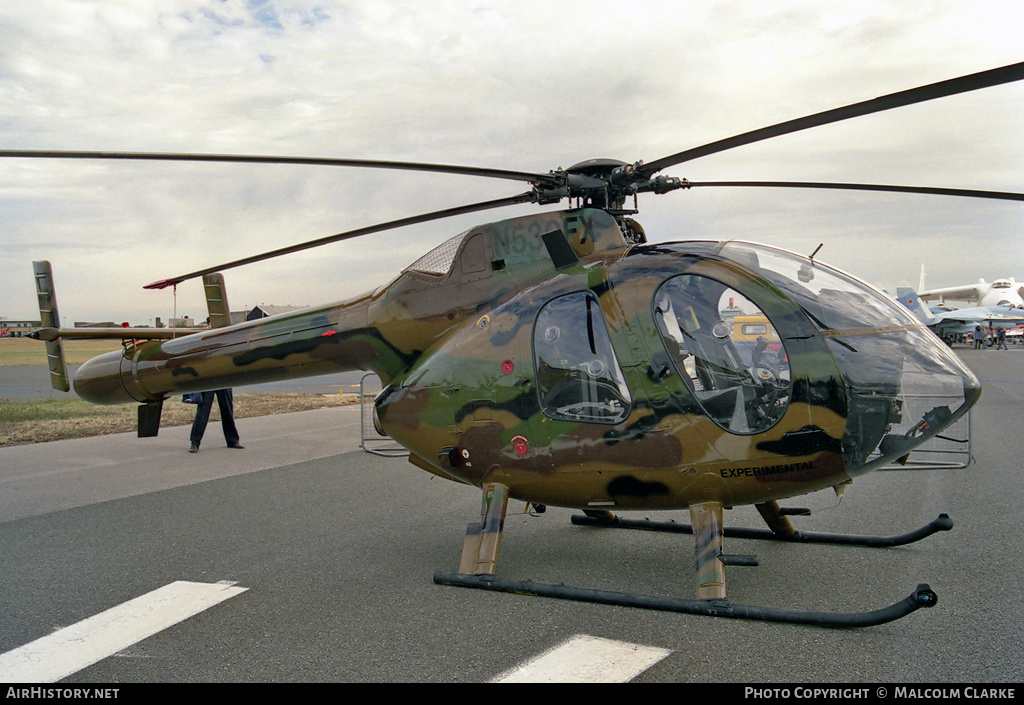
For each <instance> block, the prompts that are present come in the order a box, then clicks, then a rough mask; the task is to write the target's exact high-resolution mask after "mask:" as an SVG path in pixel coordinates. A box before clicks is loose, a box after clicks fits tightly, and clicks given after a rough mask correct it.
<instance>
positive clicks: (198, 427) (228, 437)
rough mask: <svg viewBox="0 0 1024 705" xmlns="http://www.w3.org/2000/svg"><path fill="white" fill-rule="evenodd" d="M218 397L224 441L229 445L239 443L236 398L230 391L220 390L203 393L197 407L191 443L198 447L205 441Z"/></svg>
mask: <svg viewBox="0 0 1024 705" xmlns="http://www.w3.org/2000/svg"><path fill="white" fill-rule="evenodd" d="M214 395H216V397H217V406H219V407H220V425H221V426H222V427H223V428H224V440H225V441H227V443H228V445H232V444H234V443H238V429H236V428H235V409H234V396H233V395H232V394H231V390H230V389H218V390H217V391H215V392H203V400H202V401H201V402H199V404H198V406H196V420H195V421H193V422H192V435H191V441H192V442H193V443H195V444H196V445H199V442H200V441H201V440H203V433H204V432H205V431H206V422H207V421H209V420H210V411H211V410H212V409H213V397H214Z"/></svg>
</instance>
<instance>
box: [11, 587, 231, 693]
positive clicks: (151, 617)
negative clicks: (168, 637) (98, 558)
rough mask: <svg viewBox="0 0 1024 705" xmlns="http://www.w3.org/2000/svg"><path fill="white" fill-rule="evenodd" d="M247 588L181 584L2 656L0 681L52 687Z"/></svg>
mask: <svg viewBox="0 0 1024 705" xmlns="http://www.w3.org/2000/svg"><path fill="white" fill-rule="evenodd" d="M247 589H248V588H242V587H235V586H234V585H233V584H231V583H226V582H225V583H212V584H211V583H191V582H186V581H183V580H179V581H177V582H173V583H171V584H169V585H164V586H163V587H162V588H158V589H156V590H154V591H153V592H150V593H146V594H145V595H142V596H141V597H136V598H135V599H134V600H129V601H128V602H125V603H123V604H120V605H118V606H117V607H112V608H110V609H109V610H106V611H105V612H100V613H99V614H97V615H95V616H93V617H89V618H88V619H84V620H82V621H81V622H78V623H77V624H72V625H71V626H70V627H65V628H63V629H60V630H58V631H56V632H54V633H53V634H50V635H48V636H44V637H42V638H40V639H36V640H35V641H33V642H31V643H29V644H25V645H24V646H20V647H18V648H17V649H13V650H11V651H8V652H7V653H5V654H2V655H0V682H8V683H52V682H54V681H58V680H60V679H61V678H64V677H66V676H69V675H71V674H72V673H75V672H76V671H80V670H82V669H83V668H85V667H86V666H91V665H92V664H94V663H96V662H97V661H99V660H101V659H104V658H106V657H108V656H112V655H113V654H116V653H117V652H118V651H121V650H123V649H125V648H127V647H129V646H131V645H132V644H134V643H136V642H139V641H142V640H143V639H145V638H146V637H149V636H152V635H154V634H156V633H157V632H159V631H161V630H163V629H167V628H168V627H170V626H172V625H174V624H177V623H178V622H181V621H183V620H185V619H188V618H189V617H191V616H193V615H196V614H199V613H200V612H202V611H203V610H206V609H209V608H210V607H213V606H214V605H216V604H218V603H219V602H223V601H224V600H227V599H228V598H230V597H234V596H235V595H237V594H239V593H242V592H245V591H246V590H247Z"/></svg>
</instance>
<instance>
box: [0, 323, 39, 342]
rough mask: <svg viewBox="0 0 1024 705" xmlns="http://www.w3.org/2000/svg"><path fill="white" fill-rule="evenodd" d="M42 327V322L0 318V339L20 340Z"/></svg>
mask: <svg viewBox="0 0 1024 705" xmlns="http://www.w3.org/2000/svg"><path fill="white" fill-rule="evenodd" d="M42 327H43V322H42V321H30V320H23V319H17V318H0V338H20V337H21V336H23V335H28V334H29V333H31V332H33V331H37V330H39V329H40V328H42Z"/></svg>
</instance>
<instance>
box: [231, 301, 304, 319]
mask: <svg viewBox="0 0 1024 705" xmlns="http://www.w3.org/2000/svg"><path fill="white" fill-rule="evenodd" d="M304 308H306V306H263V305H260V306H257V307H256V308H254V309H252V310H251V311H249V313H248V314H247V315H246V317H245V320H247V321H255V320H256V319H258V318H266V317H267V316H276V315H277V314H279V313H290V312H291V311H299V310H301V309H304Z"/></svg>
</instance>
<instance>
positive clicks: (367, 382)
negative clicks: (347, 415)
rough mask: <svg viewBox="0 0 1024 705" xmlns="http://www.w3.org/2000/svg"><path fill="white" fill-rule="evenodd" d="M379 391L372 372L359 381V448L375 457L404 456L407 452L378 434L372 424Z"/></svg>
mask: <svg viewBox="0 0 1024 705" xmlns="http://www.w3.org/2000/svg"><path fill="white" fill-rule="evenodd" d="M381 389H382V387H381V383H380V377H378V376H377V375H375V374H374V373H372V372H367V373H366V374H365V375H363V376H362V377H361V378H360V379H359V447H360V448H362V449H363V450H364V451H366V452H367V453H374V454H376V455H387V456H399V455H406V454H408V452H409V451H407V450H406V449H405V448H403V447H402V446H400V445H398V443H396V442H395V441H394V440H392V439H391V437H390V436H385V435H382V434H381V433H379V432H378V431H377V427H376V426H375V425H374V423H373V405H374V401H375V400H376V399H377V396H378V395H379V394H380V392H381Z"/></svg>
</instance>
